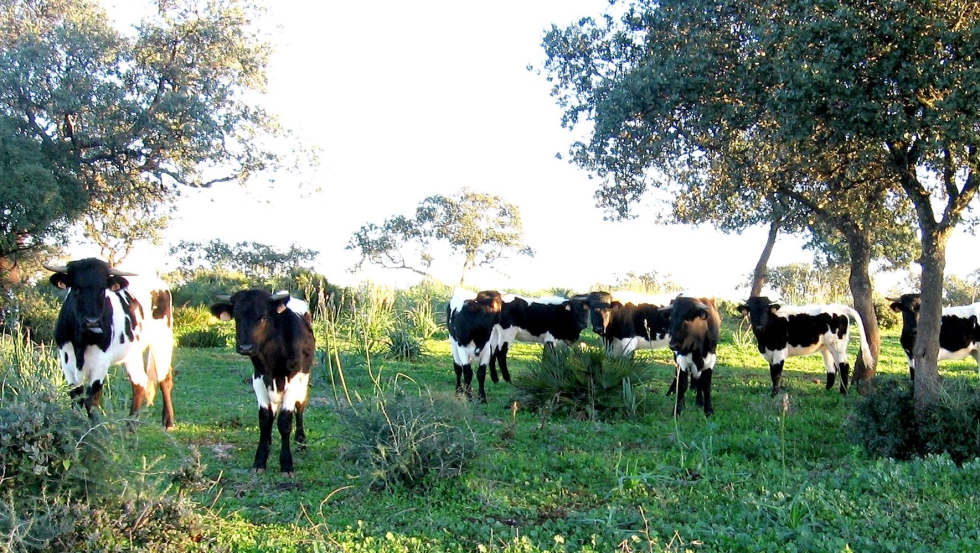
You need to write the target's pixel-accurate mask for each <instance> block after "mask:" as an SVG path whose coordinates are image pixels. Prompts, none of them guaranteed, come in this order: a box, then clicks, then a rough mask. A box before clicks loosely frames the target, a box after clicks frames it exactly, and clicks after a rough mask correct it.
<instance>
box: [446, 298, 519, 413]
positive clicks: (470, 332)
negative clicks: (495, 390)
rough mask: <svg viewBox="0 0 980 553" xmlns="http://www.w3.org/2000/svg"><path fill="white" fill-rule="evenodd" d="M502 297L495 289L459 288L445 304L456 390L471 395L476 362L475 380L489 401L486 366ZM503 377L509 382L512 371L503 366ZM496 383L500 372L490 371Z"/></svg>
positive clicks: (479, 390)
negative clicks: (475, 289) (475, 290)
mask: <svg viewBox="0 0 980 553" xmlns="http://www.w3.org/2000/svg"><path fill="white" fill-rule="evenodd" d="M502 303H503V300H502V299H501V296H500V293H499V292H497V291H495V290H484V291H482V292H479V293H476V294H474V293H472V292H469V291H466V290H456V291H455V292H454V293H453V297H452V298H451V299H450V300H449V304H447V305H446V324H447V326H448V328H449V346H450V349H451V350H452V356H453V370H454V371H455V373H456V393H458V394H463V395H465V396H466V397H472V395H473V389H472V382H473V366H472V364H473V362H474V361H475V362H476V363H477V369H476V380H477V384H478V386H479V388H478V391H477V393H478V398H479V401H481V402H483V403H486V401H487V392H486V389H485V387H484V384H485V381H486V375H487V365H489V364H490V358H491V356H492V355H493V349H494V344H493V342H492V338H493V337H494V326H495V325H496V324H497V322H498V321H499V320H500V309H501V305H502ZM501 372H502V373H503V377H504V380H506V381H507V382H510V373H508V372H507V369H506V366H501ZM490 378H491V379H492V380H493V381H494V382H497V371H496V370H493V371H491V373H490Z"/></svg>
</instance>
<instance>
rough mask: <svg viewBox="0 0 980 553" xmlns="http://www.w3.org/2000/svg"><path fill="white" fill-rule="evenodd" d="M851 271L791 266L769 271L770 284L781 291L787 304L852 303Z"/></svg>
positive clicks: (767, 273)
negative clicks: (849, 277)
mask: <svg viewBox="0 0 980 553" xmlns="http://www.w3.org/2000/svg"><path fill="white" fill-rule="evenodd" d="M848 273H849V268H848V267H846V266H833V267H821V266H819V265H817V266H813V265H809V264H807V263H791V264H789V265H781V266H777V267H769V268H767V269H766V284H768V285H769V286H771V287H772V288H773V289H774V290H776V291H777V292H778V297H779V299H780V301H782V302H783V303H785V304H787V305H806V304H811V303H849V302H850V297H851V292H850V285H849V284H848Z"/></svg>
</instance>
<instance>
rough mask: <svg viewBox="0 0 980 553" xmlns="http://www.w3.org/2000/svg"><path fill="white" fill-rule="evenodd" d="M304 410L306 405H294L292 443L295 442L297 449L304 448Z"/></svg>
mask: <svg viewBox="0 0 980 553" xmlns="http://www.w3.org/2000/svg"><path fill="white" fill-rule="evenodd" d="M305 410H306V404H305V403H300V404H297V405H296V414H295V418H296V434H295V438H294V439H293V441H295V442H296V448H297V449H305V448H306V429H305V428H304V427H303V411H305Z"/></svg>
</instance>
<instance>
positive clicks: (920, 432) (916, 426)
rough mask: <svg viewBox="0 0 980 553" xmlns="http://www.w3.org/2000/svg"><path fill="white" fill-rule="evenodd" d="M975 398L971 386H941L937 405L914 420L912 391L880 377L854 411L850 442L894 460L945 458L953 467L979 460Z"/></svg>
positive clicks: (979, 407)
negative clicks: (936, 456)
mask: <svg viewBox="0 0 980 553" xmlns="http://www.w3.org/2000/svg"><path fill="white" fill-rule="evenodd" d="M977 421H980V394H978V393H977V390H976V386H975V385H972V384H971V385H964V384H963V383H961V382H956V381H953V382H949V381H947V382H944V383H943V388H942V390H941V393H940V401H939V402H938V403H936V404H934V405H932V406H930V407H929V408H928V412H927V413H926V414H925V415H924V416H923V417H921V418H916V417H915V411H914V407H913V401H912V388H911V387H910V386H909V385H908V384H907V383H905V382H898V381H896V380H894V379H880V380H879V382H878V383H877V384H876V386H875V390H874V391H873V392H872V393H871V394H869V395H868V396H866V397H865V399H864V400H863V401H862V402H861V403H860V404H859V405H858V406H857V408H856V409H855V413H854V417H853V418H852V419H851V421H850V425H849V426H850V428H851V432H852V434H853V436H854V439H855V440H856V441H857V442H858V443H860V444H861V445H862V446H863V447H864V448H865V449H866V450H867V451H868V452H869V453H871V454H873V455H878V456H882V457H891V458H894V459H911V458H914V457H922V456H925V455H940V454H942V455H948V456H949V458H950V459H952V460H953V461H954V462H955V463H957V464H962V463H963V462H965V461H967V460H970V459H976V458H977V457H980V426H978V424H977Z"/></svg>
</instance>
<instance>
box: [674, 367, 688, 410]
mask: <svg viewBox="0 0 980 553" xmlns="http://www.w3.org/2000/svg"><path fill="white" fill-rule="evenodd" d="M686 393H687V371H684V370H682V371H679V372H678V374H677V403H676V405H675V407H674V416H678V415H680V414H681V411H683V410H684V395H685V394H686Z"/></svg>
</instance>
